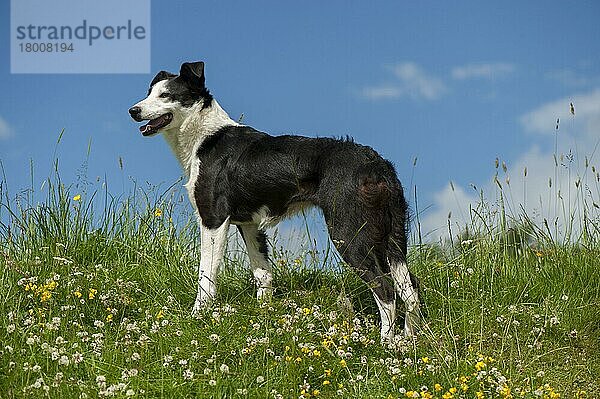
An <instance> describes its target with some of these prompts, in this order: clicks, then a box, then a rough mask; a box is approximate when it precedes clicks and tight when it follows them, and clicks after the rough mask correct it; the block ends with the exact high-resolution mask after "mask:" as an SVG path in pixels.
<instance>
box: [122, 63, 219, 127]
mask: <svg viewBox="0 0 600 399" xmlns="http://www.w3.org/2000/svg"><path fill="white" fill-rule="evenodd" d="M211 102H212V96H211V94H210V92H209V91H208V89H207V88H206V86H205V85H204V62H201V61H200V62H185V63H183V64H182V65H181V69H180V71H179V75H175V74H172V73H170V72H166V71H160V72H159V73H158V74H157V75H156V76H155V77H154V79H152V82H151V83H150V89H149V90H148V96H147V97H146V98H145V99H143V100H142V101H140V102H138V103H137V104H135V105H134V106H133V107H131V108H130V109H129V114H130V115H131V117H132V118H133V119H134V120H135V121H136V122H142V121H149V122H148V123H146V124H145V125H143V126H141V127H140V131H141V132H142V134H143V135H144V136H152V135H154V134H156V133H158V132H160V131H164V130H172V129H178V128H179V127H180V126H181V125H182V123H183V122H184V121H185V120H186V119H187V117H188V116H189V115H190V113H191V112H192V109H193V108H195V107H196V106H198V105H200V106H201V108H206V107H209V106H210V105H211Z"/></svg>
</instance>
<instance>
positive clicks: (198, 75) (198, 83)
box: [179, 61, 204, 87]
mask: <svg viewBox="0 0 600 399" xmlns="http://www.w3.org/2000/svg"><path fill="white" fill-rule="evenodd" d="M179 76H181V78H182V79H183V80H185V81H186V82H188V83H189V84H190V85H191V86H193V87H204V62H202V61H198V62H184V63H183V64H181V70H180V71H179Z"/></svg>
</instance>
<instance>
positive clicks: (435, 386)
mask: <svg viewBox="0 0 600 399" xmlns="http://www.w3.org/2000/svg"><path fill="white" fill-rule="evenodd" d="M433 389H435V391H436V392H439V391H441V390H442V386H441V385H440V384H435V385H434V386H433Z"/></svg>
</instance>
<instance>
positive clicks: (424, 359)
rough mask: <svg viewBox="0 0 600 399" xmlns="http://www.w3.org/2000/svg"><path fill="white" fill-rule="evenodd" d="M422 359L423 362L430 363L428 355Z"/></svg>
mask: <svg viewBox="0 0 600 399" xmlns="http://www.w3.org/2000/svg"><path fill="white" fill-rule="evenodd" d="M421 361H422V362H423V363H425V364H427V363H429V358H428V357H427V356H425V357H422V358H421Z"/></svg>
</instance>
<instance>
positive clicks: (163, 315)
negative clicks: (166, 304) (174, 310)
mask: <svg viewBox="0 0 600 399" xmlns="http://www.w3.org/2000/svg"><path fill="white" fill-rule="evenodd" d="M163 317H165V312H164V311H163V310H162V309H161V310H159V311H158V313H157V314H156V318H157V319H159V320H160V319H162V318H163Z"/></svg>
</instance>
